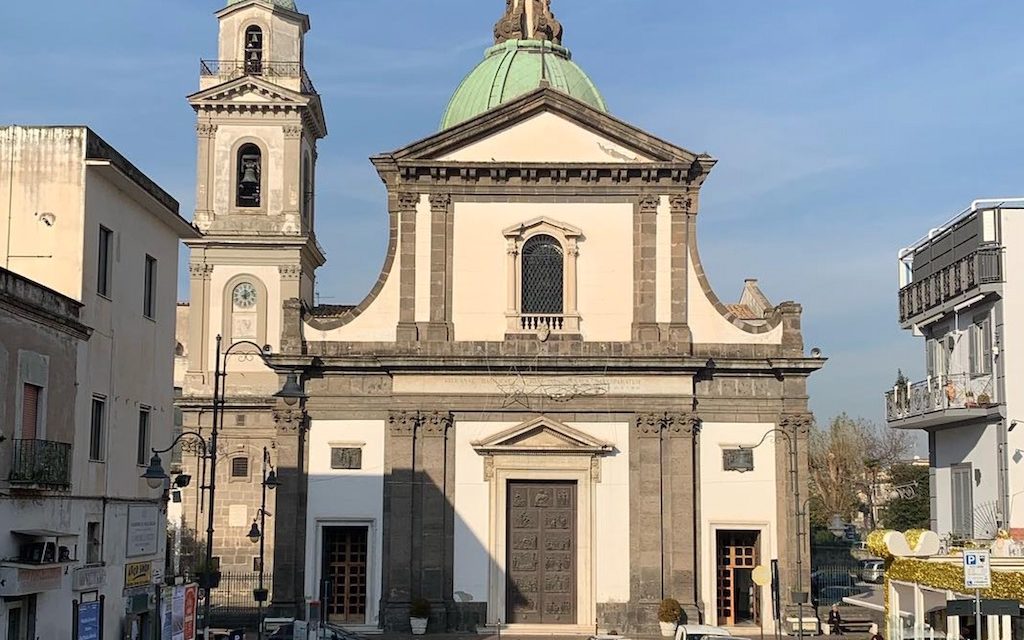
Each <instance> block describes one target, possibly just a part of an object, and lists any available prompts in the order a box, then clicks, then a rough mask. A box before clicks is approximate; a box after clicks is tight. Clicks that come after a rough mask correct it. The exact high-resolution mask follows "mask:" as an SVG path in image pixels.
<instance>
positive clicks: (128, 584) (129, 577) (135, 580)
mask: <svg viewBox="0 0 1024 640" xmlns="http://www.w3.org/2000/svg"><path fill="white" fill-rule="evenodd" d="M152 580H153V561H152V560H147V561H146V562H129V563H128V564H126V565H124V588H125V589H132V588H134V587H145V586H148V585H149V583H150V582H151V581H152Z"/></svg>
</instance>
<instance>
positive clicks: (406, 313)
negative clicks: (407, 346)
mask: <svg viewBox="0 0 1024 640" xmlns="http://www.w3.org/2000/svg"><path fill="white" fill-rule="evenodd" d="M419 201H420V195H419V194H418V193H408V192H403V193H399V194H398V254H399V256H400V257H399V287H398V289H399V292H398V305H399V311H398V329H397V337H398V340H399V342H415V341H416V340H418V339H419V330H418V329H417V327H416V205H417V204H419Z"/></svg>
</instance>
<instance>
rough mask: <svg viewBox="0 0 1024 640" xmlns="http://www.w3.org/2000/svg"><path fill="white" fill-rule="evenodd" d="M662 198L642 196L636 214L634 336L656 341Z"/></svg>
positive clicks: (657, 331) (640, 340) (634, 227)
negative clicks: (658, 241)
mask: <svg viewBox="0 0 1024 640" xmlns="http://www.w3.org/2000/svg"><path fill="white" fill-rule="evenodd" d="M660 202H661V199H660V198H659V197H658V196H656V195H645V196H643V197H641V198H640V199H639V200H638V201H637V203H636V205H635V209H634V216H633V220H634V222H633V340H634V341H635V342H636V341H638V342H657V341H658V339H659V336H660V331H659V329H658V324H657V322H656V313H655V305H656V296H657V291H656V282H655V278H656V277H657V238H658V227H657V220H656V216H657V212H658V205H659V203H660Z"/></svg>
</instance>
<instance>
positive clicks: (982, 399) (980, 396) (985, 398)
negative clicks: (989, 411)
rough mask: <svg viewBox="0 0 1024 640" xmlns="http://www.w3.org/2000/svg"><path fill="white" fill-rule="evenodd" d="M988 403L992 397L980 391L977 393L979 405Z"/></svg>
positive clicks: (985, 405) (990, 402)
mask: <svg viewBox="0 0 1024 640" xmlns="http://www.w3.org/2000/svg"><path fill="white" fill-rule="evenodd" d="M990 404H992V398H991V397H990V396H989V395H988V394H987V393H984V392H982V393H979V394H978V405H979V406H982V407H987V406H988V405H990Z"/></svg>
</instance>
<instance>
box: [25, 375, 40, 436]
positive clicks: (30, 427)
mask: <svg viewBox="0 0 1024 640" xmlns="http://www.w3.org/2000/svg"><path fill="white" fill-rule="evenodd" d="M42 394H43V388H42V387H40V386H38V385H34V384H29V383H27V382H26V383H25V384H24V385H23V386H22V392H21V439H22V440H35V439H36V438H38V437H39V433H40V429H39V418H40V416H39V400H40V398H41V396H42Z"/></svg>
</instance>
